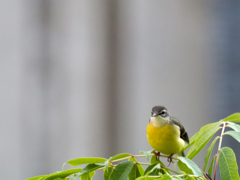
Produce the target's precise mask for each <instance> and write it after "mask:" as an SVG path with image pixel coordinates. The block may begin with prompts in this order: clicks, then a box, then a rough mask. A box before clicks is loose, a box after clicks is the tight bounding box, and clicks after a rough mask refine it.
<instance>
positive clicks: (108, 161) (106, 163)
mask: <svg viewBox="0 0 240 180" xmlns="http://www.w3.org/2000/svg"><path fill="white" fill-rule="evenodd" d="M111 158H112V157H110V158H109V159H108V160H106V161H105V162H104V166H105V169H106V171H108V166H111V164H110V159H111Z"/></svg>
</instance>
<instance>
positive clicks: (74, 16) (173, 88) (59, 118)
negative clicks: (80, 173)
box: [0, 0, 240, 180]
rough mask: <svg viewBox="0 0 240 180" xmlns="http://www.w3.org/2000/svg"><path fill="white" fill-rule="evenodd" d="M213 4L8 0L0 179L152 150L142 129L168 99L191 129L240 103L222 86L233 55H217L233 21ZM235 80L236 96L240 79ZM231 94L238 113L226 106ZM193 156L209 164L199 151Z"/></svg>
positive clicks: (1, 73)
mask: <svg viewBox="0 0 240 180" xmlns="http://www.w3.org/2000/svg"><path fill="white" fill-rule="evenodd" d="M215 4H217V3H216V2H215V1H200V0H199V1H190V0H185V1H175V0H174V1H160V0H159V1H154V0H152V1H143V0H133V1H110V0H102V1H93V0H81V1H73V0H70V1H63V0H58V1H57V0H52V1H49V0H41V1H30V0H25V1H24V0H20V1H17V0H13V1H1V4H0V11H1V16H0V22H1V25H0V26H1V28H0V37H1V41H0V58H1V61H0V63H1V64H0V132H1V136H0V142H1V151H0V152H1V153H0V159H1V163H0V174H1V178H2V179H8V180H11V179H12V180H13V179H25V178H28V177H31V176H35V175H39V174H47V173H51V172H54V171H57V170H61V166H62V164H63V163H64V162H66V161H67V160H69V159H72V158H77V157H83V156H103V157H106V158H107V157H110V156H112V155H114V154H117V153H121V152H129V153H132V154H138V153H139V150H150V149H151V147H150V146H149V145H148V142H147V139H146V135H145V128H146V125H147V123H148V119H149V115H150V111H151V108H152V106H154V105H165V106H166V107H168V109H169V111H170V112H171V113H172V114H174V115H175V116H177V117H178V118H179V119H180V120H181V122H182V123H183V124H184V126H185V128H186V130H187V131H188V132H189V135H190V136H192V135H193V134H194V133H195V132H196V131H198V130H199V128H200V127H201V126H203V125H204V124H206V123H209V122H212V121H216V120H219V118H223V117H225V116H227V115H229V114H230V113H233V112H235V111H237V110H238V109H239V102H237V103H236V102H235V101H234V102H235V104H233V103H232V99H230V100H229V99H228V98H227V96H221V90H220V89H219V84H220V83H222V86H224V83H225V82H229V79H226V80H225V81H223V79H222V78H220V77H221V76H220V75H222V76H224V75H223V74H222V72H223V71H224V70H225V68H224V67H226V66H225V64H228V62H226V61H225V64H224V63H219V62H220V58H219V57H222V60H226V59H228V55H229V54H231V53H229V54H228V51H226V52H225V54H224V55H225V56H224V58H223V56H222V54H221V52H222V51H221V48H223V49H225V48H224V47H225V46H226V43H224V42H225V41H227V40H228V39H230V38H231V37H228V36H224V31H223V30H222V29H219V25H223V24H224V23H225V24H226V27H228V24H227V22H228V20H229V19H228V18H226V19H222V18H221V17H222V16H221V11H220V10H219V9H220V8H218V7H216V6H215ZM219 6H220V5H219ZM234 6H237V4H235V5H233V7H234ZM238 6H239V5H238ZM221 7H223V8H224V2H223V3H222V6H221ZM233 7H232V8H233ZM229 11H231V7H230V8H229V9H226V12H229ZM222 12H223V13H224V12H225V11H222ZM234 15H235V14H233V16H234ZM235 21H237V22H238V20H237V19H235ZM236 27H238V26H236ZM233 29H234V27H233ZM226 31H227V32H228V30H226ZM216 32H217V33H216ZM222 33H223V34H222ZM236 34H237V32H236ZM221 38H222V39H221ZM219 39H220V40H219ZM235 39H236V38H235ZM219 41H221V42H222V43H220V42H219ZM237 42H238V45H237V47H239V42H240V41H239V39H237ZM231 44H232V43H230V45H231ZM234 47H235V48H236V44H235V46H234ZM229 48H230V47H229ZM230 50H231V48H230ZM237 50H238V49H237V48H236V51H237ZM236 57H238V56H234V57H233V59H234V60H235V61H236V62H238V63H239V59H236ZM234 67H235V66H234ZM219 69H220V70H219ZM224 72H225V73H226V76H228V77H230V79H232V78H233V76H231V73H232V71H231V70H226V71H224ZM236 72H240V71H239V68H237V70H236ZM226 76H224V77H226ZM238 77H239V76H238ZM220 85H221V84H220ZM228 85H229V84H228ZM230 85H231V86H233V88H234V89H235V91H234V92H235V93H236V94H237V93H238V92H239V91H238V90H240V89H239V81H237V80H235V81H234V82H232V83H230ZM222 91H223V90H222ZM229 93H230V94H231V93H232V92H231V91H230V92H229ZM218 95H220V97H221V98H219V96H218ZM238 96H239V95H238ZM233 97H234V96H233ZM226 102H227V103H229V104H231V105H232V106H234V107H235V108H234V110H235V111H232V109H229V110H228V111H225V112H226V113H222V112H223V111H222V109H224V106H221V105H222V104H225V103H226ZM220 112H221V113H222V114H221V116H220V115H219V114H220ZM202 154H204V153H202ZM196 162H197V164H198V165H199V166H200V167H203V157H201V155H200V156H199V157H198V158H196Z"/></svg>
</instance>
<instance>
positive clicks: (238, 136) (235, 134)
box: [224, 131, 240, 142]
mask: <svg viewBox="0 0 240 180" xmlns="http://www.w3.org/2000/svg"><path fill="white" fill-rule="evenodd" d="M226 134H227V135H230V136H232V137H233V138H234V139H236V140H237V141H238V142H240V132H236V131H227V132H225V133H224V135H226Z"/></svg>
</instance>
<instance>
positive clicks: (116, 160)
mask: <svg viewBox="0 0 240 180" xmlns="http://www.w3.org/2000/svg"><path fill="white" fill-rule="evenodd" d="M149 156H155V155H154V154H150V155H149ZM131 157H146V155H131V156H127V157H124V158H120V159H115V160H112V161H110V163H113V162H118V161H122V160H126V159H129V158H131ZM160 157H165V158H168V157H169V156H166V155H160ZM172 158H173V159H175V160H179V159H178V158H175V157H172Z"/></svg>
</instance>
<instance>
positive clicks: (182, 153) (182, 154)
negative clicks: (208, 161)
mask: <svg viewBox="0 0 240 180" xmlns="http://www.w3.org/2000/svg"><path fill="white" fill-rule="evenodd" d="M177 155H178V156H183V157H186V156H185V153H184V151H181V152H179V153H178V154H177Z"/></svg>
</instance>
